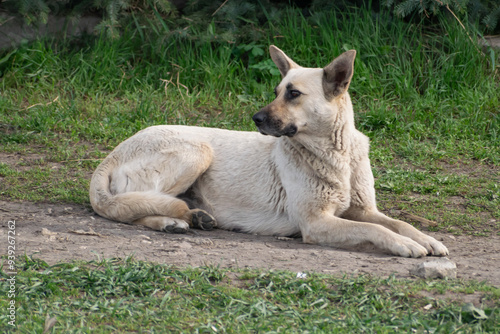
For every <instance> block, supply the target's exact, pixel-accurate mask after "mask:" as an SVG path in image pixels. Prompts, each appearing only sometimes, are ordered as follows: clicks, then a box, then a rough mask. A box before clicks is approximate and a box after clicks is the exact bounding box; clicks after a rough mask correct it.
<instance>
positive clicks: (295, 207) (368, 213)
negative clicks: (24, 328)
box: [90, 48, 448, 257]
mask: <svg viewBox="0 0 500 334" xmlns="http://www.w3.org/2000/svg"><path fill="white" fill-rule="evenodd" d="M271 54H272V56H273V60H274V61H275V62H276V63H277V65H278V66H279V67H280V66H281V67H280V71H281V73H282V74H283V75H284V78H283V80H282V82H281V83H280V84H279V86H278V88H277V93H278V94H277V98H276V100H275V101H273V102H272V103H271V104H270V105H269V106H267V107H266V108H267V109H265V111H266V112H269V115H272V116H273V117H275V118H276V119H279V120H280V121H282V122H283V124H284V125H286V124H293V125H295V126H296V127H297V133H296V134H295V135H294V136H293V137H290V138H289V137H286V136H281V137H279V138H277V137H271V136H263V135H262V134H259V133H257V132H239V131H228V130H221V129H213V128H199V127H185V126H174V125H160V126H153V127H150V128H147V129H144V130H142V131H140V132H138V133H137V134H136V135H134V136H133V137H131V138H129V139H127V140H126V141H124V142H123V143H121V144H120V145H119V146H118V147H117V148H116V149H115V150H114V151H113V152H112V153H111V154H110V155H109V156H108V157H107V158H106V159H105V160H104V161H103V163H102V164H101V165H100V166H99V167H98V169H97V170H96V172H95V173H94V175H93V177H92V181H91V185H90V199H91V203H92V206H93V208H94V210H95V211H96V212H97V213H98V214H100V215H102V216H104V217H108V218H110V219H114V220H118V221H123V222H134V223H137V224H143V225H146V226H149V227H152V228H155V229H159V230H165V229H167V230H169V228H170V230H171V229H172V226H173V225H175V226H180V227H179V228H180V230H179V231H180V232H182V231H185V230H186V229H187V227H186V226H181V225H182V221H180V220H179V219H184V220H185V221H187V222H188V223H189V219H190V218H189V217H190V216H189V214H190V213H192V211H186V210H188V209H187V206H186V205H185V203H184V201H182V200H180V199H179V198H177V197H178V196H179V195H181V194H183V193H185V192H186V191H188V194H191V197H192V198H191V200H192V203H193V204H194V206H195V207H196V208H198V209H202V210H204V211H206V212H207V213H209V214H210V215H212V216H213V217H215V219H216V220H217V224H218V226H219V227H220V228H223V229H229V230H233V229H237V230H241V231H244V232H250V233H257V234H266V235H281V236H287V235H293V234H296V233H301V234H302V237H303V240H304V242H308V243H317V244H326V245H331V246H337V247H342V246H355V245H358V244H361V243H365V242H371V243H373V244H375V245H377V246H378V247H380V248H382V249H385V250H387V251H389V252H391V253H393V254H396V255H400V256H412V257H419V256H424V255H426V254H430V253H432V254H434V255H447V254H448V250H447V249H446V247H445V246H444V245H442V244H441V243H440V242H438V241H437V240H435V239H434V238H432V237H429V236H427V235H425V234H423V233H421V232H419V231H418V230H416V229H415V228H413V227H412V226H410V225H408V224H407V223H404V222H402V221H399V220H394V219H391V218H389V217H386V216H385V215H383V214H382V213H380V212H379V211H378V210H377V208H376V202H375V191H374V180H373V175H372V172H371V169H370V162H369V159H368V151H369V144H368V138H367V137H366V136H364V135H363V134H362V133H360V132H359V131H357V130H356V129H355V128H354V118H353V109H352V103H351V100H350V97H349V94H348V93H347V86H348V81H347V86H345V89H344V90H343V91H341V93H340V94H338V96H334V98H331V99H328V98H327V96H326V95H325V93H324V92H323V83H322V80H323V73H324V71H326V70H327V69H326V68H325V70H323V69H308V68H302V67H300V66H298V65H297V64H295V63H293V62H291V60H290V59H289V58H288V57H286V56H285V55H284V53H282V51H281V50H279V49H277V48H271ZM341 57H343V58H341ZM341 57H339V58H338V59H341V61H342V62H349V61H351V62H353V61H354V56H353V55H352V53H351V54H349V55H347V56H341ZM349 57H350V58H349ZM351 58H352V60H351ZM287 64H288V65H289V66H287ZM332 64H333V65H336V64H334V63H332ZM339 66H344V64H343V63H341V62H340V65H339ZM350 66H352V63H351V65H350ZM334 67H335V66H332V68H334ZM348 80H350V77H349V78H348ZM290 85H293V87H295V88H296V89H297V90H299V91H300V92H301V93H302V95H301V96H300V97H299V98H297V99H295V100H293V101H292V102H290V101H289V100H287V99H286V90H287V87H289V86H290ZM341 87H343V86H341ZM263 110H264V109H263ZM266 131H268V130H266V129H265V127H262V129H261V132H263V133H266ZM193 194H194V196H193ZM174 213H175V214H174ZM148 217H156V218H154V219H153V218H151V219H150V218H148ZM158 217H160V218H158ZM161 217H163V218H165V220H162V219H161ZM181 217H184V218H181ZM186 217H187V218H186ZM168 226H169V228H168Z"/></svg>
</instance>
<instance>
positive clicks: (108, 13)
mask: <svg viewBox="0 0 500 334" xmlns="http://www.w3.org/2000/svg"><path fill="white" fill-rule="evenodd" d="M177 2H178V3H179V8H180V9H181V10H182V12H183V14H184V15H187V16H188V17H190V19H192V20H200V19H201V20H206V19H207V18H209V17H214V18H215V19H217V20H222V21H224V22H225V24H226V25H227V26H228V27H229V28H230V29H231V28H234V27H241V24H240V23H239V22H238V21H240V19H241V18H246V19H247V20H248V18H251V19H257V18H259V17H262V14H263V11H262V7H264V9H265V11H266V12H267V13H271V12H276V10H277V9H278V8H282V7H283V6H286V5H291V6H300V7H302V8H304V9H313V10H317V9H322V10H323V9H325V8H331V7H332V2H331V1H328V0H310V1H289V2H287V1H279V0H275V1H272V0H264V1H256V0H246V1H229V2H228V1H222V0H221V1H211V0H190V1H189V0H186V1H177ZM335 3H336V5H339V4H340V5H342V6H346V7H349V6H358V7H359V6H361V7H363V6H365V5H366V4H367V3H368V4H374V5H380V9H381V10H391V11H393V12H394V14H395V15H397V16H398V17H402V18H405V17H409V16H410V15H415V14H416V15H417V16H418V17H420V18H430V17H433V16H437V15H439V14H442V13H443V12H446V13H449V14H451V15H453V16H455V18H456V19H459V18H460V19H462V20H467V21H471V22H478V23H479V24H480V26H481V27H482V28H484V30H486V31H487V32H490V33H491V32H493V31H495V29H497V28H498V27H499V25H498V21H499V20H500V3H498V2H497V1H496V0H425V1H422V0H381V1H378V0H373V1H360V0H343V1H340V2H338V1H337V2H335ZM2 6H3V7H4V8H5V9H7V10H8V11H9V12H10V13H13V14H17V15H21V16H23V17H24V18H25V19H26V21H27V22H28V23H35V24H37V23H46V22H47V21H48V20H49V15H65V16H68V17H69V18H70V19H71V20H77V19H78V18H79V17H81V16H82V15H85V14H89V13H91V12H94V13H95V12H97V13H99V14H100V15H102V16H103V19H104V21H103V23H102V24H101V25H100V26H99V27H98V29H99V30H100V31H101V32H102V31H107V32H108V33H109V34H110V36H116V33H118V31H119V27H120V21H122V20H123V18H126V17H128V16H129V15H130V13H134V12H157V13H158V14H161V15H172V14H173V13H175V12H176V9H177V8H176V7H175V6H174V5H173V4H172V3H171V2H170V1H169V0H105V1H95V0H77V1H68V0H5V1H3V2H2ZM216 14H217V15H216ZM243 21H245V20H243ZM248 32H250V31H248Z"/></svg>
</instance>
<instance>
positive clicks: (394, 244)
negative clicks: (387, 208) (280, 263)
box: [300, 214, 427, 257]
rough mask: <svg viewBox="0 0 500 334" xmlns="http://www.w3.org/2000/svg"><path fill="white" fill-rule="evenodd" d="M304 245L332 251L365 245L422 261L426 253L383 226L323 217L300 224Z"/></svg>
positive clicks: (423, 249)
mask: <svg viewBox="0 0 500 334" xmlns="http://www.w3.org/2000/svg"><path fill="white" fill-rule="evenodd" d="M300 227H301V232H302V238H303V240H304V242H306V243H311V244H321V245H328V246H333V247H339V248H342V247H353V246H357V245H360V244H363V243H366V242H370V243H372V244H374V245H375V246H376V247H378V248H380V249H383V250H386V251H389V252H390V253H392V254H394V255H398V256H404V257H422V256H425V255H427V249H426V248H425V247H423V246H422V245H420V244H419V243H418V242H416V241H414V240H412V239H410V238H408V237H405V236H403V235H400V234H397V233H395V232H393V231H391V230H389V229H387V228H385V227H383V226H380V225H374V224H370V223H363V222H355V221H351V220H347V219H343V218H339V217H336V216H334V215H331V214H324V215H322V216H320V217H318V218H317V219H314V220H309V221H307V222H303V223H302V224H300Z"/></svg>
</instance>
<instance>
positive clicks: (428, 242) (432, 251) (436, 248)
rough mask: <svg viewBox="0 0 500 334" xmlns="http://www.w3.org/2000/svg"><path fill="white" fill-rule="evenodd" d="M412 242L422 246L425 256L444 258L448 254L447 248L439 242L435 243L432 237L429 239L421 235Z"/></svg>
mask: <svg viewBox="0 0 500 334" xmlns="http://www.w3.org/2000/svg"><path fill="white" fill-rule="evenodd" d="M413 240H415V241H416V242H418V243H419V244H420V245H422V246H424V247H425V249H427V254H429V255H434V256H446V255H448V254H449V252H448V248H446V246H445V245H443V244H442V243H441V242H439V241H437V240H436V239H434V238H433V237H430V236H428V235H425V234H423V233H422V234H421V235H419V236H418V237H415V238H414V239H413Z"/></svg>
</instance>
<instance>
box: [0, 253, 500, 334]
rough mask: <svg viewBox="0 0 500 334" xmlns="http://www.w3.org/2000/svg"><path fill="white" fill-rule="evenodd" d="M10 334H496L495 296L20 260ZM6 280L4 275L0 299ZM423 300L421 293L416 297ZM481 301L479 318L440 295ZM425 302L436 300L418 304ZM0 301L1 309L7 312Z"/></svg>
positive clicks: (440, 287) (311, 278)
mask: <svg viewBox="0 0 500 334" xmlns="http://www.w3.org/2000/svg"><path fill="white" fill-rule="evenodd" d="M18 265H19V274H18V275H17V277H16V284H17V287H16V289H17V292H16V299H15V300H16V305H17V314H16V325H17V328H16V330H12V327H9V325H8V324H7V320H9V319H8V318H7V313H6V312H2V313H0V331H1V332H2V333H14V332H16V333H41V332H42V331H43V330H44V327H45V326H46V325H48V324H52V325H53V327H52V328H51V327H50V326H48V331H47V332H48V333H61V332H63V333H90V332H92V333H129V332H134V333H137V332H139V333H215V332H217V333H238V334H241V333H255V332H259V333H280V332H286V333H307V332H311V333H361V332H364V333H394V332H402V333H429V332H432V333H452V332H457V333H474V334H476V333H495V332H498V331H499V330H500V304H499V303H498V297H499V296H500V295H499V293H500V291H499V290H498V289H495V288H493V287H489V286H488V285H485V284H479V283H475V282H468V283H464V282H459V281H454V282H452V281H442V282H439V281H436V282H425V281H420V282H416V283H415V282H410V281H398V280H396V279H394V278H393V277H389V278H387V279H377V278H372V277H369V276H358V277H348V276H346V277H343V278H335V277H331V276H327V275H318V274H313V273H308V274H307V277H306V278H297V277H296V274H294V273H290V272H279V271H277V272H273V271H271V272H259V271H252V270H236V271H229V270H223V269H219V268H216V267H205V268H198V269H184V270H179V269H176V268H172V267H168V266H164V265H157V264H150V263H144V262H137V261H134V260H131V259H127V260H125V261H120V260H104V261H92V262H87V263H83V262H78V263H67V264H58V265H54V266H48V265H47V264H46V263H44V262H43V261H36V260H33V259H31V258H25V259H19V264H18ZM5 278H8V277H7V276H6V275H3V274H2V272H0V287H1V291H7V290H8V288H9V286H8V285H9V282H7V281H6V280H5ZM420 291H426V293H420ZM473 292H475V293H476V294H481V296H482V300H483V302H484V306H483V307H481V308H476V307H474V306H472V304H469V305H463V304H462V303H458V302H450V301H446V300H445V298H444V295H445V294H446V293H453V294H455V295H456V296H464V295H467V294H471V293H473ZM424 295H427V296H429V295H431V296H433V298H429V297H424ZM7 302H8V301H7V300H6V299H5V298H3V297H2V298H0V308H1V309H2V310H5V309H7Z"/></svg>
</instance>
